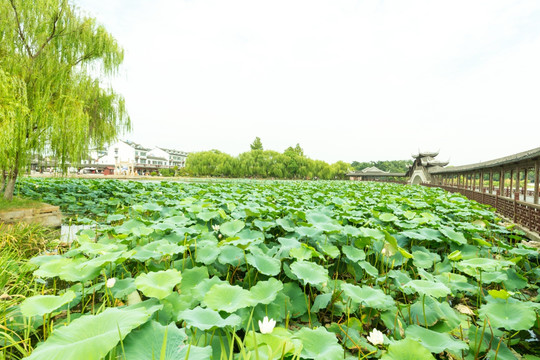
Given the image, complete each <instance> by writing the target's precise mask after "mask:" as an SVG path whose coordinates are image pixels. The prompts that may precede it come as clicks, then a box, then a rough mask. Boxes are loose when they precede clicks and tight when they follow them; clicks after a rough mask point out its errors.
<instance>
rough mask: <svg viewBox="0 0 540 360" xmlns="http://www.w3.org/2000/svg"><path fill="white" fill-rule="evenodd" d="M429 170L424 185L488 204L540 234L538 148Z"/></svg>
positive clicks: (539, 162) (539, 150)
mask: <svg viewBox="0 0 540 360" xmlns="http://www.w3.org/2000/svg"><path fill="white" fill-rule="evenodd" d="M430 174H431V177H432V181H431V184H425V185H427V186H430V187H440V188H442V189H445V190H447V191H450V192H457V193H460V194H462V195H465V196H466V197H468V198H469V199H471V200H475V201H477V202H479V203H482V204H487V205H490V206H492V207H493V208H495V210H496V211H497V212H498V213H499V214H501V215H502V216H504V217H506V218H508V219H510V220H512V221H514V222H515V223H516V224H519V225H521V226H523V227H525V228H527V229H528V230H530V231H533V232H535V233H536V234H540V204H539V197H540V148H536V149H532V150H529V151H524V152H521V153H518V154H514V155H510V156H506V157H504V158H500V159H495V160H491V161H486V162H482V163H478V164H473V165H465V166H456V167H448V168H441V169H437V170H433V171H430ZM531 178H532V179H531ZM530 183H532V185H533V188H532V189H531V188H530V187H529V184H530Z"/></svg>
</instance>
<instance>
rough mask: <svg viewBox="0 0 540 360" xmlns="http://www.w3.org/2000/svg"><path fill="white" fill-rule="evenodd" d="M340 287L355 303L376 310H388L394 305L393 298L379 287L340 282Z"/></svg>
mask: <svg viewBox="0 0 540 360" xmlns="http://www.w3.org/2000/svg"><path fill="white" fill-rule="evenodd" d="M341 289H343V294H344V295H346V296H348V297H350V298H351V299H352V301H353V302H355V303H357V304H362V305H364V306H367V307H370V308H374V309H378V310H388V309H390V308H392V307H394V306H395V305H394V299H392V297H391V296H390V295H386V294H385V293H384V292H383V291H382V290H380V289H373V288H370V287H368V286H357V285H353V284H342V285H341Z"/></svg>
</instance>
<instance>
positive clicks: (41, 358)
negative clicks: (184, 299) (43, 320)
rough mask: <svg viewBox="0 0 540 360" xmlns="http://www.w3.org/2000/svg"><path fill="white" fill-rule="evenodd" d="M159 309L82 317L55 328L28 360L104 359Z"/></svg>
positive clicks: (150, 305)
mask: <svg viewBox="0 0 540 360" xmlns="http://www.w3.org/2000/svg"><path fill="white" fill-rule="evenodd" d="M160 308H161V305H157V304H156V302H153V301H146V302H143V303H140V304H137V305H134V306H128V307H124V308H108V309H105V311H103V312H102V313H100V314H98V315H83V316H81V317H80V318H78V319H75V320H73V321H72V322H71V323H70V324H69V325H67V326H61V327H58V328H56V329H55V330H54V332H53V333H52V335H51V336H50V337H49V338H48V339H47V340H46V341H45V342H44V343H42V344H40V345H38V347H37V348H36V349H35V350H34V351H33V352H32V354H31V355H30V356H29V357H28V358H27V359H29V360H64V359H85V360H99V359H102V358H103V357H104V356H105V355H107V354H108V353H109V351H111V350H112V349H113V348H114V347H115V346H116V345H117V344H118V342H119V341H120V340H122V339H124V338H125V337H126V335H128V334H129V333H130V332H131V330H133V329H134V328H136V327H138V326H140V325H142V324H144V323H145V322H146V321H148V319H149V318H150V316H151V315H152V314H153V313H154V312H156V311H157V310H159V309H160Z"/></svg>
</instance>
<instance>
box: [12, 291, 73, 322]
mask: <svg viewBox="0 0 540 360" xmlns="http://www.w3.org/2000/svg"><path fill="white" fill-rule="evenodd" d="M73 299H75V293H74V292H73V291H71V290H68V291H66V292H65V293H64V294H63V295H60V296H54V295H36V296H32V297H29V298H26V299H25V300H24V301H23V302H22V303H21V312H22V314H23V315H24V316H26V317H33V316H43V315H45V314H49V313H51V312H53V311H54V310H56V309H58V308H59V307H61V306H63V305H65V304H67V303H69V302H71V301H72V300H73Z"/></svg>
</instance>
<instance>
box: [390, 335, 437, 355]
mask: <svg viewBox="0 0 540 360" xmlns="http://www.w3.org/2000/svg"><path fill="white" fill-rule="evenodd" d="M381 360H435V358H434V357H433V355H431V352H430V351H429V350H428V349H426V348H425V347H423V346H422V345H420V343H419V342H417V341H414V340H412V339H409V338H406V339H404V340H400V341H396V342H395V343H393V344H390V346H389V347H388V353H386V354H384V355H383V356H382V358H381Z"/></svg>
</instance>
